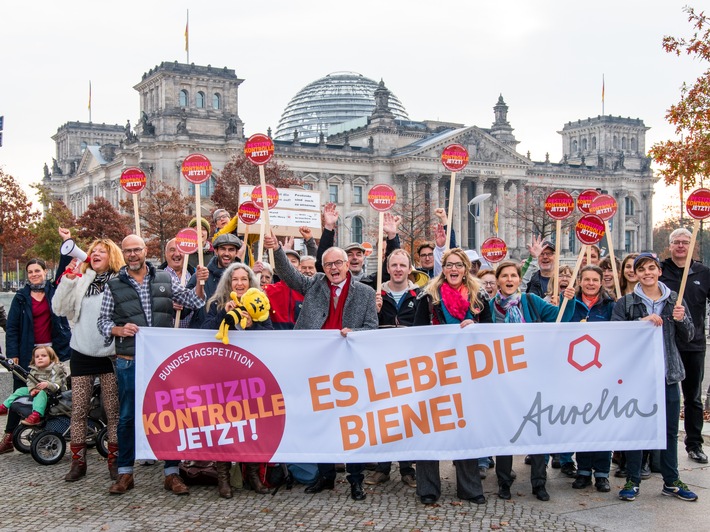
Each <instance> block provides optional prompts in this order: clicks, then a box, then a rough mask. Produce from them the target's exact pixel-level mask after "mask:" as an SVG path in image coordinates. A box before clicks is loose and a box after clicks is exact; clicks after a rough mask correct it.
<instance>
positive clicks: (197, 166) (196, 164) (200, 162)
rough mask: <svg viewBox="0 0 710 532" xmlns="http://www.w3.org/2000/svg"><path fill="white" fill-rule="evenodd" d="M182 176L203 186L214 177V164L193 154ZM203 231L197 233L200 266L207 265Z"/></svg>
mask: <svg viewBox="0 0 710 532" xmlns="http://www.w3.org/2000/svg"><path fill="white" fill-rule="evenodd" d="M180 171H181V173H182V176H183V177H184V178H185V179H187V180H188V181H189V182H190V183H192V184H193V185H201V184H202V183H204V182H205V181H207V180H208V179H209V178H210V176H211V175H212V163H211V162H210V160H209V159H208V158H207V157H205V156H204V155H202V154H201V153H192V154H190V155H188V156H187V157H185V160H184V161H183V162H182V166H181V168H180ZM200 193H201V191H200V187H199V186H195V212H196V213H197V214H196V216H197V221H198V222H199V220H200V216H202V206H201V204H200ZM202 245H203V242H202V231H198V232H197V257H198V264H199V265H200V266H204V265H205V261H204V258H203V256H202ZM200 284H205V283H204V281H200Z"/></svg>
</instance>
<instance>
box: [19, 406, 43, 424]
mask: <svg viewBox="0 0 710 532" xmlns="http://www.w3.org/2000/svg"><path fill="white" fill-rule="evenodd" d="M20 423H22V424H23V425H27V426H28V427H36V426H37V425H39V424H40V423H42V416H40V415H39V412H37V411H34V410H33V411H32V413H31V414H30V415H29V416H27V417H26V418H25V419H23V420H22V421H20Z"/></svg>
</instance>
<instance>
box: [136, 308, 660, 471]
mask: <svg viewBox="0 0 710 532" xmlns="http://www.w3.org/2000/svg"><path fill="white" fill-rule="evenodd" d="M214 335H215V331H195V330H184V329H157V328H156V329H150V328H143V329H141V331H140V332H139V334H138V336H137V356H136V364H137V365H136V450H137V453H136V454H137V457H139V458H159V459H181V460H236V461H252V462H257V461H261V462H266V461H272V462H326V463H327V462H355V463H356V462H377V461H392V460H419V459H460V458H475V457H480V456H489V455H493V456H495V455H506V454H527V453H543V452H563V451H592V450H607V451H609V450H630V449H658V448H665V445H666V444H665V401H664V394H665V377H664V376H665V371H664V359H663V345H662V333H661V328H660V327H654V326H652V325H651V324H650V323H648V322H628V323H627V322H613V323H578V324H521V325H500V324H499V325H472V326H469V327H466V328H465V329H460V328H459V327H458V326H457V325H446V326H443V325H439V326H430V327H413V328H408V329H387V330H378V331H368V332H355V333H350V334H349V335H348V336H347V338H343V337H341V336H340V333H339V332H338V331H265V332H257V331H231V332H230V344H229V345H225V344H223V343H222V342H219V341H217V340H215V337H214Z"/></svg>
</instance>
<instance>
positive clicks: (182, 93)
mask: <svg viewBox="0 0 710 532" xmlns="http://www.w3.org/2000/svg"><path fill="white" fill-rule="evenodd" d="M188 101H190V95H189V94H188V93H187V91H186V90H185V89H182V90H181V91H180V107H187V102H188Z"/></svg>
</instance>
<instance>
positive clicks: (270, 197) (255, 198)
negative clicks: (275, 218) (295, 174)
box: [251, 185, 279, 209]
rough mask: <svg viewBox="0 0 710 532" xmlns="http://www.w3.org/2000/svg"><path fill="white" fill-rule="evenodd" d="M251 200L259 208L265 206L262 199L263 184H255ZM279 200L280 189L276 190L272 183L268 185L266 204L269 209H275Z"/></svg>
mask: <svg viewBox="0 0 710 532" xmlns="http://www.w3.org/2000/svg"><path fill="white" fill-rule="evenodd" d="M251 201H252V203H253V204H254V205H256V207H257V208H259V209H263V208H264V202H263V201H262V199H261V185H257V186H255V187H254V190H252V191H251ZM278 202H279V191H278V190H276V187H274V186H272V185H266V204H267V206H268V207H269V209H273V208H274V207H276V204H277V203H278Z"/></svg>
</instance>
